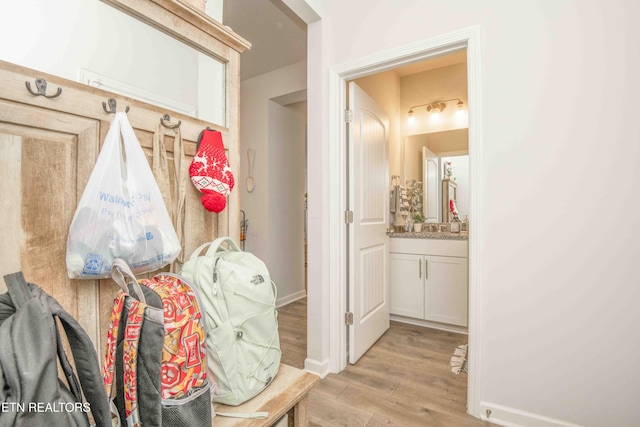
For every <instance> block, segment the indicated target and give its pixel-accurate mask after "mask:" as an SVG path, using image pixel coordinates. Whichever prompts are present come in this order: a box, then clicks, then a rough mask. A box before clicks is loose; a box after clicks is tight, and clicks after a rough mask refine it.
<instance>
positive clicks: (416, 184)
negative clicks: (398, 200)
mask: <svg viewBox="0 0 640 427" xmlns="http://www.w3.org/2000/svg"><path fill="white" fill-rule="evenodd" d="M407 198H408V199H409V214H410V215H412V216H413V215H414V214H416V213H422V181H416V180H415V179H414V180H411V181H407Z"/></svg>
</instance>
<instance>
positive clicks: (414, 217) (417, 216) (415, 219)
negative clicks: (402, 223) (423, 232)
mask: <svg viewBox="0 0 640 427" xmlns="http://www.w3.org/2000/svg"><path fill="white" fill-rule="evenodd" d="M411 219H412V220H413V222H414V224H422V223H423V222H425V221H426V220H427V219H426V218H425V217H424V216H423V215H422V214H421V213H420V212H417V213H414V214H413V215H411Z"/></svg>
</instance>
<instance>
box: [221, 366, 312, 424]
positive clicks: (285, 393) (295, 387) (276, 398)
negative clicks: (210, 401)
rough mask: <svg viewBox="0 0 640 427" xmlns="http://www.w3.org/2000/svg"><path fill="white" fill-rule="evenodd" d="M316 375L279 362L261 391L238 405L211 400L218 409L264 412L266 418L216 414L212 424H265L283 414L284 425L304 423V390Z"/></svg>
mask: <svg viewBox="0 0 640 427" xmlns="http://www.w3.org/2000/svg"><path fill="white" fill-rule="evenodd" d="M318 381H320V378H319V377H317V376H316V375H313V374H310V373H308V372H305V371H302V370H300V369H297V368H294V367H291V366H289V365H285V364H281V365H280V369H279V371H278V375H276V378H275V379H274V380H273V383H271V384H270V385H269V387H268V388H267V389H266V390H264V391H263V392H262V393H260V394H259V395H257V396H256V397H254V398H253V399H251V400H250V401H248V402H246V403H244V404H242V405H240V406H226V405H221V404H215V405H214V409H215V411H216V413H218V412H268V413H269V417H268V418H266V419H262V420H259V419H252V420H248V419H242V418H230V417H222V416H216V417H214V418H213V420H212V422H211V425H212V426H214V427H230V426H242V427H267V426H272V425H274V424H276V423H277V422H278V420H280V419H281V418H282V417H283V416H284V415H285V414H288V416H289V423H288V426H295V427H306V425H307V422H308V418H307V402H308V393H309V390H311V389H312V388H313V387H314V386H315V385H316V383H317V382H318Z"/></svg>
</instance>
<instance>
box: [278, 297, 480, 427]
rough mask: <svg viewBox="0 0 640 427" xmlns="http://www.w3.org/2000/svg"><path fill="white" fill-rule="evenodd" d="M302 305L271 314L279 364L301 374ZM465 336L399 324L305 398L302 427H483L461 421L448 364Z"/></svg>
mask: <svg viewBox="0 0 640 427" xmlns="http://www.w3.org/2000/svg"><path fill="white" fill-rule="evenodd" d="M306 302H307V300H306V298H304V299H301V300H298V301H296V302H294V303H291V304H289V305H287V306H284V307H281V308H280V310H279V315H278V321H279V331H280V343H281V348H282V362H283V363H286V364H288V365H291V366H294V367H297V368H303V366H304V359H305V355H306V345H307V343H306V324H307V322H306ZM466 340H467V336H466V335H460V334H455V333H450V332H444V331H439V330H435V329H428V328H422V327H419V326H413V325H408V324H404V323H398V322H391V328H390V329H389V330H388V331H387V332H386V333H385V334H384V335H383V336H382V338H380V339H379V340H378V342H377V343H376V344H375V345H374V346H373V347H372V348H371V349H369V351H368V352H367V353H365V355H364V356H363V357H362V358H361V359H360V360H359V361H358V363H357V364H356V365H348V366H347V368H346V369H345V370H344V371H342V372H340V373H339V374H329V375H328V376H327V377H326V378H324V379H323V380H321V381H320V383H319V384H318V385H317V386H316V387H315V388H314V389H313V390H312V391H311V393H310V395H309V425H310V426H332V427H333V426H348V427H351V426H353V427H358V426H361V427H364V426H366V427H376V426H383V425H384V426H405V427H410V426H416V427H417V426H451V427H459V426H488V425H491V424H490V423H486V422H483V421H480V420H479V419H476V418H473V417H471V416H469V415H467V414H466V413H465V404H466V382H467V374H465V373H460V374H459V375H455V374H453V373H452V372H451V371H450V369H449V360H450V358H451V355H452V354H453V351H454V349H455V348H456V346H458V345H459V344H464V343H466Z"/></svg>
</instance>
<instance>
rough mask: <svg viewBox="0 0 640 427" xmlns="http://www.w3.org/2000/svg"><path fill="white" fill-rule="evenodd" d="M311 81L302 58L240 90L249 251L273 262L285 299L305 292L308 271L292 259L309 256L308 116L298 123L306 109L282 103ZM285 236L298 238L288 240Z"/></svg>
mask: <svg viewBox="0 0 640 427" xmlns="http://www.w3.org/2000/svg"><path fill="white" fill-rule="evenodd" d="M306 84H307V83H306V64H305V62H299V63H296V64H293V65H290V66H287V67H284V68H281V69H279V70H274V71H272V72H269V73H266V74H262V75H260V76H257V77H254V78H251V79H247V80H244V81H242V83H241V89H240V117H242V120H241V123H240V147H241V152H240V160H241V166H240V174H239V183H240V186H239V189H240V191H241V193H240V207H241V209H243V210H244V211H245V213H246V218H247V219H248V220H249V229H248V232H247V240H246V242H245V249H246V250H247V251H250V252H253V253H254V254H255V255H256V256H258V257H259V258H261V259H262V260H263V261H265V263H267V266H268V267H269V272H270V273H271V275H272V276H273V279H274V281H275V282H276V284H277V285H278V296H279V301H287V300H288V298H291V297H295V296H301V295H300V291H301V290H302V291H303V290H304V276H303V275H302V274H303V270H298V269H293V270H290V269H291V268H292V267H291V265H289V264H288V263H289V262H291V263H292V264H293V262H292V260H296V259H301V257H302V256H303V250H302V248H303V246H302V244H303V235H302V234H301V230H302V229H301V228H300V227H302V226H303V224H304V223H303V220H304V211H302V212H300V210H299V209H300V208H304V189H302V190H301V189H300V188H299V186H300V185H303V184H304V170H305V162H306V160H305V156H304V149H303V148H304V139H303V138H304V124H305V123H304V122H305V120H304V117H302V118H301V119H302V120H301V121H300V122H298V123H296V124H292V123H293V122H295V120H293V118H294V117H296V116H299V114H300V110H299V108H300V107H299V106H298V108H295V107H284V106H281V105H280V104H284V105H285V106H286V105H290V103H289V102H288V101H287V100H288V99H289V100H291V101H300V99H299V95H300V94H302V95H304V91H305V89H306ZM292 94H293V95H292ZM278 102H279V103H280V104H278ZM270 119H273V120H274V121H273V122H271V121H270ZM271 123H273V125H272V124H271ZM287 123H288V124H287ZM300 126H302V128H300ZM301 139H302V140H301ZM295 141H297V144H296V142H295ZM301 147H302V148H301ZM249 148H253V149H254V150H255V153H256V154H255V165H254V171H253V176H254V178H255V182H256V186H255V190H254V191H253V192H252V193H249V192H247V189H246V186H245V180H246V177H247V170H248V160H247V149H249ZM301 149H302V151H300V150H301ZM287 176H288V177H289V178H288V179H287ZM298 221H299V222H298ZM302 232H303V230H302ZM284 239H294V240H293V241H292V242H289V243H288V244H287V243H286V242H287V241H288V240H284ZM293 243H297V244H295V245H294V244H293ZM300 266H301V267H300V268H302V267H303V264H302V262H301V263H300ZM302 296H303V295H302Z"/></svg>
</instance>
